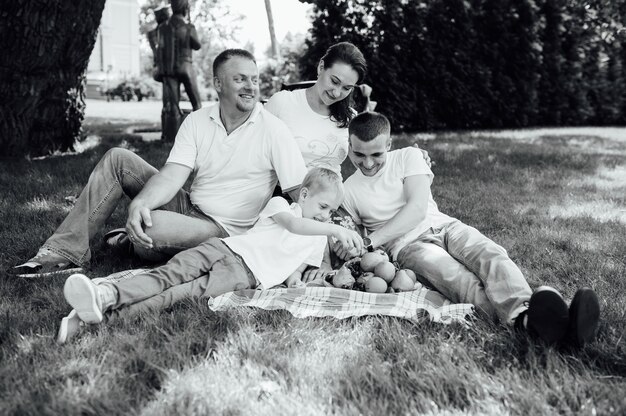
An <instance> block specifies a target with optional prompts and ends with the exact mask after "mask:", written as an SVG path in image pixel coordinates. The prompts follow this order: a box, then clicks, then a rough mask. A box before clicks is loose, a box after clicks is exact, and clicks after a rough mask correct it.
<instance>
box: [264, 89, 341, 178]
mask: <svg viewBox="0 0 626 416" xmlns="http://www.w3.org/2000/svg"><path fill="white" fill-rule="evenodd" d="M265 109H266V110H267V111H269V112H270V113H272V114H274V115H275V116H276V117H278V118H279V119H281V120H282V121H284V122H285V124H287V127H289V130H291V132H292V133H293V136H294V137H295V139H296V142H297V143H298V147H300V152H302V156H303V157H304V163H306V167H307V168H309V169H310V168H312V167H322V168H327V169H330V170H332V171H334V172H336V173H337V174H338V175H339V176H341V162H343V161H344V159H345V158H346V156H347V155H348V128H347V127H345V128H339V127H337V123H335V122H334V121H332V120H331V119H330V116H323V115H321V114H318V113H316V112H315V111H313V109H312V108H311V106H310V105H309V103H308V102H307V100H306V90H305V89H301V90H295V91H280V92H277V93H276V94H274V95H273V96H272V97H271V98H270V99H269V101H268V102H267V104H265Z"/></svg>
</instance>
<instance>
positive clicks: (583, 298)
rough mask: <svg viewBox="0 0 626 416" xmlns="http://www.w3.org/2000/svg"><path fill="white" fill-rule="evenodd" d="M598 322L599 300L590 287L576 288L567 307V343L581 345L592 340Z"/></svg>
mask: <svg viewBox="0 0 626 416" xmlns="http://www.w3.org/2000/svg"><path fill="white" fill-rule="evenodd" d="M599 322H600V302H599V301H598V296H597V295H596V292H594V291H593V289H591V288H590V287H583V288H581V289H578V291H577V292H576V294H575V295H574V299H572V303H571V305H570V307H569V327H568V329H567V339H566V341H567V343H568V344H571V345H573V346H575V347H582V346H584V345H585V344H586V343H588V342H591V341H593V339H594V338H595V337H596V333H597V331H598V324H599Z"/></svg>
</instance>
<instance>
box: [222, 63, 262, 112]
mask: <svg viewBox="0 0 626 416" xmlns="http://www.w3.org/2000/svg"><path fill="white" fill-rule="evenodd" d="M213 83H214V85H215V90H216V91H217V95H218V97H219V99H220V103H221V104H220V105H222V106H223V107H224V108H225V109H226V110H227V111H234V110H235V109H236V110H238V111H241V112H249V111H252V109H254V106H255V105H256V103H257V101H258V99H259V69H258V68H257V66H256V64H255V63H254V61H252V60H250V59H247V58H244V57H241V56H234V57H232V58H230V59H228V60H227V61H226V62H224V63H223V64H222V65H221V66H220V68H219V71H218V73H217V76H216V77H215V78H214V80H213Z"/></svg>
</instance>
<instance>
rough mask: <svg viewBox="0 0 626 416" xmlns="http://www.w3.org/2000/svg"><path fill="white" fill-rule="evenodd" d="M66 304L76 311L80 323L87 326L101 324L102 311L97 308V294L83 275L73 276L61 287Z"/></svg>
mask: <svg viewBox="0 0 626 416" xmlns="http://www.w3.org/2000/svg"><path fill="white" fill-rule="evenodd" d="M63 295H64V296H65V300H67V303H69V304H70V305H72V307H73V308H74V309H75V310H76V313H77V314H78V317H79V318H80V319H81V321H83V322H85V323H88V324H99V323H100V322H102V311H101V310H100V308H99V307H98V301H97V296H98V295H97V294H96V291H95V288H94V285H93V283H92V282H91V280H89V278H88V277H87V276H85V275H84V274H73V275H71V276H70V277H68V278H67V280H66V281H65V285H64V286H63Z"/></svg>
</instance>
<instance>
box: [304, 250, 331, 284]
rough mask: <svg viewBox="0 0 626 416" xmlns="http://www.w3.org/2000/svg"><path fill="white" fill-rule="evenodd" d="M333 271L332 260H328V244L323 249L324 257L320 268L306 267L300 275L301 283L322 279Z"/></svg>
mask: <svg viewBox="0 0 626 416" xmlns="http://www.w3.org/2000/svg"><path fill="white" fill-rule="evenodd" d="M332 270H333V264H332V260H331V259H330V249H329V247H328V244H326V247H325V248H324V257H322V264H321V265H320V267H308V268H307V269H306V271H305V272H304V273H303V274H302V281H303V282H304V283H309V282H312V281H313V280H317V279H323V278H324V277H326V275H327V274H328V272H330V271H332Z"/></svg>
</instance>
